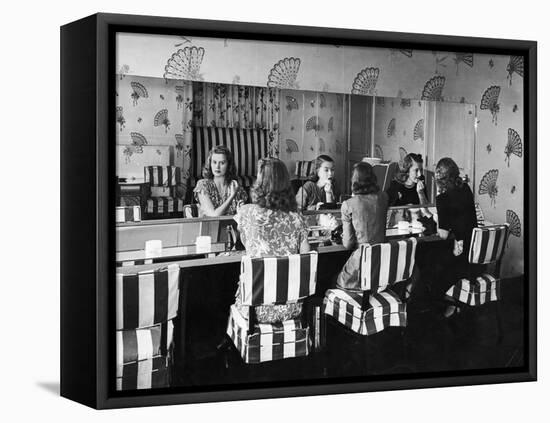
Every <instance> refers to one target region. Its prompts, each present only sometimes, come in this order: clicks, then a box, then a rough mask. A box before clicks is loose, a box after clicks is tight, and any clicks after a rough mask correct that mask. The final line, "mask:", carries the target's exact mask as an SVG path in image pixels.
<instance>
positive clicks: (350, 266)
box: [336, 192, 388, 290]
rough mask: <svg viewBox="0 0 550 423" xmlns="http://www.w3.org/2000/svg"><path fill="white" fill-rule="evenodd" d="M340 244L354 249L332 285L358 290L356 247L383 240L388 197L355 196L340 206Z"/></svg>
mask: <svg viewBox="0 0 550 423" xmlns="http://www.w3.org/2000/svg"><path fill="white" fill-rule="evenodd" d="M341 212H342V226H343V234H342V243H343V244H344V246H345V247H346V248H356V249H355V251H354V252H353V253H352V254H351V256H350V258H349V259H348V260H347V262H346V264H344V267H343V268H342V270H341V272H340V274H339V275H338V278H337V280H336V285H337V286H338V287H339V288H344V289H349V290H360V289H361V286H360V281H359V264H360V259H361V249H360V248H357V246H358V245H359V244H365V243H370V244H378V243H381V242H384V240H385V238H386V215H387V212H388V195H387V194H386V193H385V192H378V193H376V194H367V195H355V196H353V197H352V198H350V199H349V200H346V201H344V202H343V203H342V210H341Z"/></svg>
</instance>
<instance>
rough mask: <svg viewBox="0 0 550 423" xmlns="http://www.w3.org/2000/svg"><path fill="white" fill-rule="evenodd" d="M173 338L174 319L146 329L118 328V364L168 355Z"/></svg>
mask: <svg viewBox="0 0 550 423" xmlns="http://www.w3.org/2000/svg"><path fill="white" fill-rule="evenodd" d="M173 338H174V322H173V321H172V320H169V321H168V322H166V323H161V324H158V325H155V326H151V327H149V328H145V329H135V330H117V331H116V352H117V357H116V363H117V366H122V365H124V364H127V363H132V362H134V361H140V360H147V359H151V358H154V357H157V356H159V355H166V354H167V351H168V350H169V349H170V345H171V344H172V340H173Z"/></svg>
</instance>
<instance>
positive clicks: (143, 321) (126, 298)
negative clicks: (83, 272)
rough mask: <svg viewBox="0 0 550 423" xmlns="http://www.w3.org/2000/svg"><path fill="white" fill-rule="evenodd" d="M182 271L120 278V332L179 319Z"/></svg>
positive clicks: (174, 269)
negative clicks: (180, 277) (180, 276)
mask: <svg viewBox="0 0 550 423" xmlns="http://www.w3.org/2000/svg"><path fill="white" fill-rule="evenodd" d="M179 275H180V268H179V266H178V265H177V264H171V265H170V266H168V268H165V269H161V270H155V271H147V272H142V273H138V274H135V275H123V274H120V273H119V274H117V275H116V329H117V330H127V329H137V328H146V327H149V326H154V325H156V324H158V323H163V322H166V321H168V320H171V319H173V318H174V317H176V315H177V313H178V298H179Z"/></svg>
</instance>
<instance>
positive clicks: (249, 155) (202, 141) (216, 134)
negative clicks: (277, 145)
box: [191, 127, 269, 179]
mask: <svg viewBox="0 0 550 423" xmlns="http://www.w3.org/2000/svg"><path fill="white" fill-rule="evenodd" d="M268 141H269V139H268V136H267V130H266V129H240V128H212V127H195V128H194V129H193V148H192V150H191V168H192V175H191V176H192V177H194V178H197V179H200V178H202V168H203V166H204V164H205V163H206V158H207V157H208V153H209V152H210V150H212V148H213V147H215V146H216V145H224V146H226V147H227V148H229V150H231V153H233V158H234V160H235V166H236V168H237V176H238V177H249V178H252V177H254V176H255V175H256V173H257V163H258V160H259V159H261V158H262V157H266V156H268V155H269V142H268Z"/></svg>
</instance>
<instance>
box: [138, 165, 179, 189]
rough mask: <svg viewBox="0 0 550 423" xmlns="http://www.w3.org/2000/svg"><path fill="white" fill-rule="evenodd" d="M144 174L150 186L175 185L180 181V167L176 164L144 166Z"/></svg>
mask: <svg viewBox="0 0 550 423" xmlns="http://www.w3.org/2000/svg"><path fill="white" fill-rule="evenodd" d="M144 174H145V182H149V183H150V185H151V186H152V187H175V186H176V185H177V184H179V183H180V182H181V168H179V167H177V166H145V168H144Z"/></svg>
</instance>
